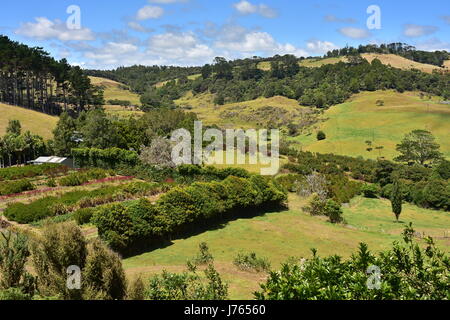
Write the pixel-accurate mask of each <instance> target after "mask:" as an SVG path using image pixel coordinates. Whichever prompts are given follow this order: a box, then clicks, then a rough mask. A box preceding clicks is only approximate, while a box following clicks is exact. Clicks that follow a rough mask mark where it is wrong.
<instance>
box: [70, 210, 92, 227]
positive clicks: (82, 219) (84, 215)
mask: <svg viewBox="0 0 450 320" xmlns="http://www.w3.org/2000/svg"><path fill="white" fill-rule="evenodd" d="M94 212H95V208H83V209H79V210H77V211H75V212H74V213H73V219H74V220H75V222H76V223H77V224H78V225H79V226H81V225H83V224H88V223H89V222H91V219H92V216H93V215H94Z"/></svg>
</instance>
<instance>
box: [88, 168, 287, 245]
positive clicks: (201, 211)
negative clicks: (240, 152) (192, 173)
mask: <svg viewBox="0 0 450 320" xmlns="http://www.w3.org/2000/svg"><path fill="white" fill-rule="evenodd" d="M286 199H287V197H286V194H285V193H283V192H282V191H280V190H278V189H277V188H276V186H275V185H274V184H273V183H272V182H271V181H270V180H267V179H265V178H263V177H261V176H252V177H251V178H249V179H245V178H238V177H233V176H230V177H228V178H226V179H225V180H223V181H222V182H214V181H213V182H209V183H208V182H197V183H194V184H192V185H191V186H189V187H184V188H182V187H176V188H173V189H171V190H170V191H169V192H167V193H166V194H164V195H163V196H161V198H160V199H159V200H158V201H156V203H155V204H152V203H150V202H149V201H148V200H146V199H142V200H140V201H132V202H129V203H119V204H113V205H110V206H106V207H103V208H100V210H98V211H96V212H95V214H94V216H93V218H92V222H93V223H94V224H95V225H96V226H97V227H98V232H99V235H100V237H102V239H103V240H105V241H106V242H107V243H108V244H109V245H110V246H111V247H112V248H114V249H115V250H118V251H127V250H128V249H132V247H133V246H134V245H138V244H139V243H145V244H146V245H151V244H154V245H157V244H160V243H162V241H163V240H164V238H171V237H173V236H177V235H178V234H180V233H183V232H186V231H187V230H189V229H191V228H193V227H194V226H196V227H199V226H204V227H206V226H210V225H214V224H215V223H216V222H215V221H218V220H221V219H227V218H232V217H233V216H235V215H239V216H243V215H245V214H251V212H252V211H254V210H265V209H270V208H273V207H276V206H281V205H283V203H284V202H285V201H286Z"/></svg>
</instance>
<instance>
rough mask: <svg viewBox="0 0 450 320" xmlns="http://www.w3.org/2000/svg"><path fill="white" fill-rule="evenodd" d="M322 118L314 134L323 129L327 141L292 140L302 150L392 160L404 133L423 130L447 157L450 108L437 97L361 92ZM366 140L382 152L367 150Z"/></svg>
mask: <svg viewBox="0 0 450 320" xmlns="http://www.w3.org/2000/svg"><path fill="white" fill-rule="evenodd" d="M377 100H382V101H384V106H377V104H376V102H377ZM323 118H324V119H328V120H326V121H325V122H323V123H321V124H320V125H318V126H317V127H316V130H315V131H314V133H315V132H316V131H318V130H322V131H324V132H325V133H326V135H327V139H326V140H324V141H317V139H316V136H315V134H314V133H313V134H311V135H310V136H299V137H297V138H294V139H293V140H294V141H296V142H298V143H299V145H298V146H299V147H301V148H302V149H303V150H308V151H313V152H319V153H336V154H343V155H349V156H363V157H365V158H377V157H379V156H383V157H386V158H388V159H392V158H393V157H394V156H396V155H397V153H396V151H395V147H396V145H397V144H398V143H399V142H400V141H401V140H402V138H403V136H404V135H405V134H406V133H409V132H410V131H412V130H415V129H425V130H428V131H430V132H431V133H432V134H433V135H434V136H435V137H436V139H437V142H438V143H439V144H440V145H441V151H442V152H443V153H444V154H445V155H446V156H447V157H450V140H449V139H448V135H449V127H448V124H449V123H450V105H448V104H440V103H439V99H438V98H433V99H431V100H428V99H426V98H424V99H421V98H420V97H419V94H418V93H414V92H410V93H397V92H394V91H377V92H364V93H360V94H357V95H355V96H353V97H352V99H351V100H350V101H349V102H346V103H343V104H340V105H337V106H333V107H331V108H330V109H329V110H327V111H326V112H325V114H324V116H323ZM368 140H370V141H373V142H374V146H383V147H384V149H383V150H381V151H376V150H374V151H372V152H368V151H366V148H367V145H366V143H365V142H366V141H368Z"/></svg>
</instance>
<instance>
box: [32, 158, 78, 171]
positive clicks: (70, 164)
mask: <svg viewBox="0 0 450 320" xmlns="http://www.w3.org/2000/svg"><path fill="white" fill-rule="evenodd" d="M29 163H30V164H35V165H41V164H46V163H54V164H61V165H64V166H67V167H69V168H73V167H74V165H73V160H72V159H71V158H63V157H55V156H50V157H39V158H37V159H36V160H32V161H29Z"/></svg>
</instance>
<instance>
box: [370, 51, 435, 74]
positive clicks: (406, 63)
mask: <svg viewBox="0 0 450 320" xmlns="http://www.w3.org/2000/svg"><path fill="white" fill-rule="evenodd" d="M361 56H362V57H363V58H364V59H366V60H367V61H369V62H372V61H373V60H374V59H378V60H380V61H381V62H382V63H383V64H386V65H391V66H392V67H395V68H399V69H419V70H421V71H423V72H427V73H432V72H433V70H435V69H438V70H443V69H442V68H439V67H437V66H434V65H431V64H425V63H419V62H415V61H412V60H409V59H406V58H403V57H401V56H398V55H395V54H376V53H364V54H362V55H361Z"/></svg>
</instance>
